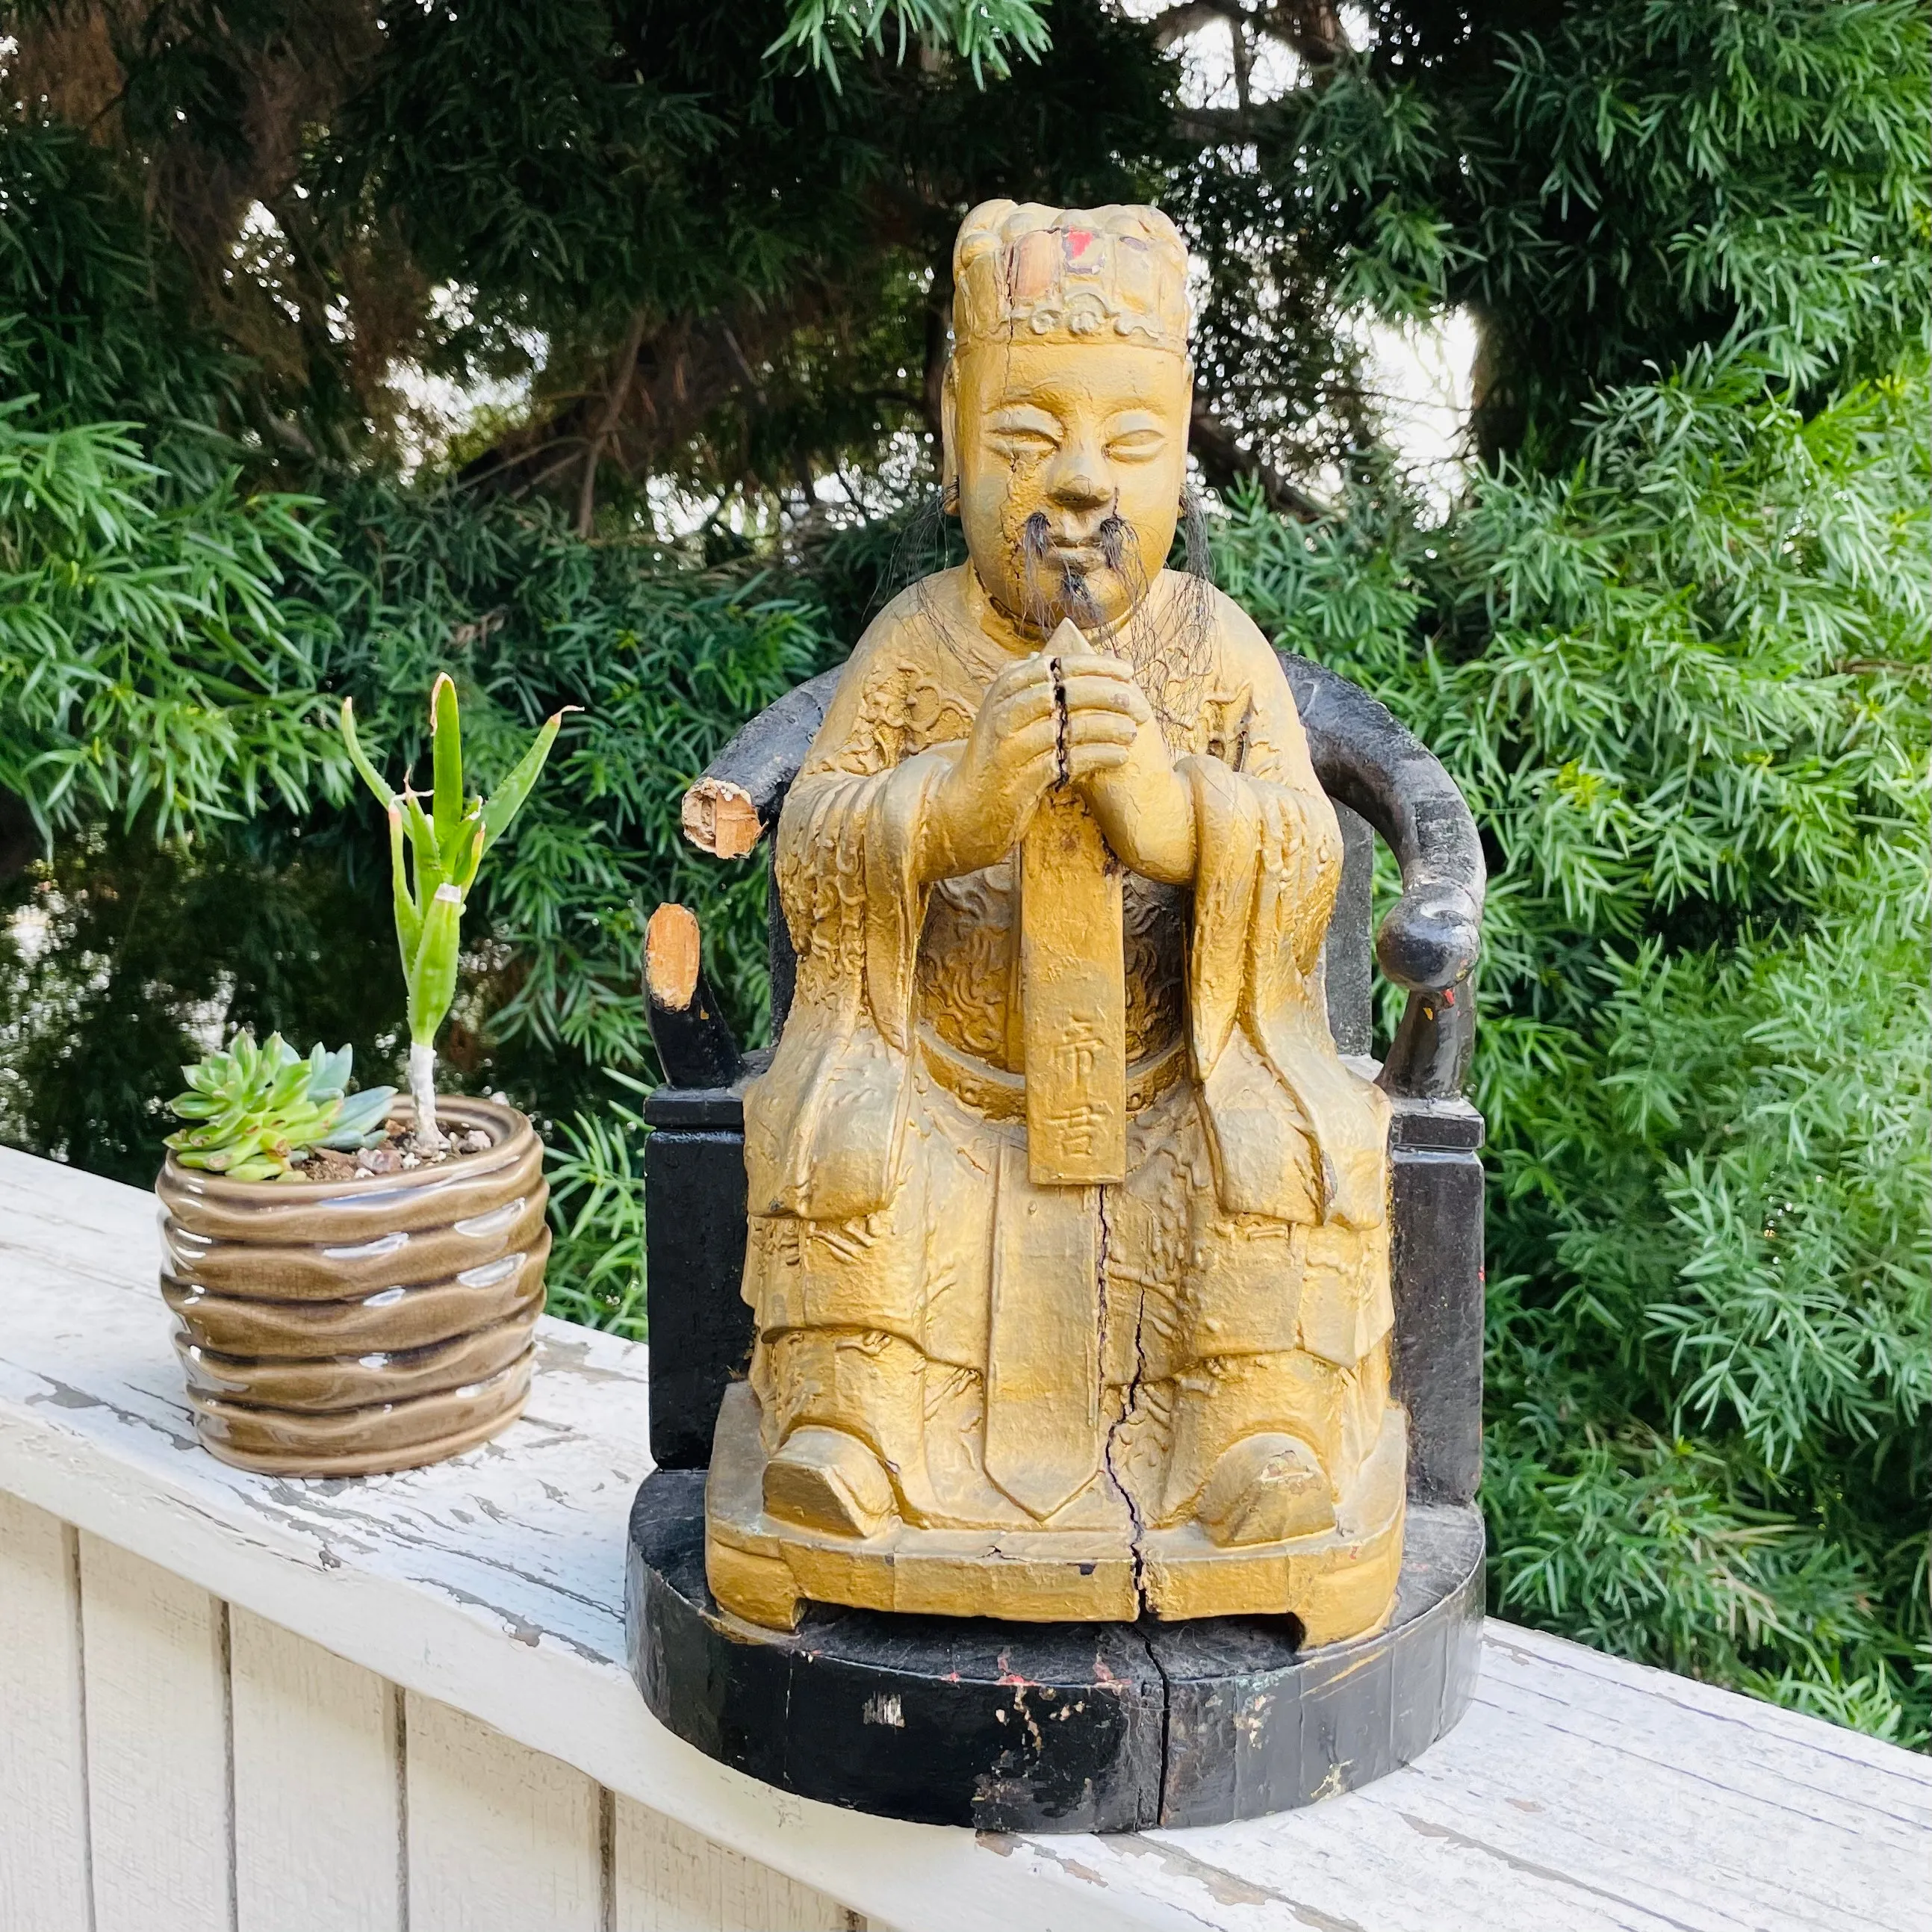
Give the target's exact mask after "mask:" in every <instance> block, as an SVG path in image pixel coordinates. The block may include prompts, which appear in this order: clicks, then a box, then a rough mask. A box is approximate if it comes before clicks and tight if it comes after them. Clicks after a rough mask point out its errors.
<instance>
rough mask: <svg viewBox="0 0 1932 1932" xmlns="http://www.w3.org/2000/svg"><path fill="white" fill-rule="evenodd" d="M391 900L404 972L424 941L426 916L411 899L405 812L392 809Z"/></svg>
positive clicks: (399, 806) (390, 829)
mask: <svg viewBox="0 0 1932 1932" xmlns="http://www.w3.org/2000/svg"><path fill="white" fill-rule="evenodd" d="M389 896H390V899H391V901H392V905H393V908H394V910H395V916H396V943H397V944H398V945H399V946H400V947H401V948H402V953H403V971H404V974H405V975H406V976H407V974H408V972H409V970H410V961H411V960H412V959H414V958H415V957H416V942H417V941H418V940H419V939H420V938H422V913H419V912H418V911H417V910H416V901H415V900H414V899H413V898H411V897H410V882H409V879H408V877H407V874H406V873H405V871H404V865H403V811H402V807H401V805H394V804H392V805H391V806H390V807H389Z"/></svg>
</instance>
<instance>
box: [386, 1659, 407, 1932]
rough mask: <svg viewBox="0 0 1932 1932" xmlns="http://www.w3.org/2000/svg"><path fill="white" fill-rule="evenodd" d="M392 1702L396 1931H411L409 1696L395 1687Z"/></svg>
mask: <svg viewBox="0 0 1932 1932" xmlns="http://www.w3.org/2000/svg"><path fill="white" fill-rule="evenodd" d="M389 1700H390V1704H391V1706H392V1709H394V1711H395V1742H396V1754H395V1755H396V1926H397V1932H410V1713H409V1693H408V1692H407V1691H405V1690H404V1688H403V1687H402V1686H401V1685H400V1684H392V1685H390V1686H389Z"/></svg>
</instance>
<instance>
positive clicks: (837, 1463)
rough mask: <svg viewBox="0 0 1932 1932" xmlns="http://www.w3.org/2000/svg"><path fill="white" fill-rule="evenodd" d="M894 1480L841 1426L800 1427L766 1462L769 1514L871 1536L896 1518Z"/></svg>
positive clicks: (836, 1532) (833, 1532) (837, 1532)
mask: <svg viewBox="0 0 1932 1932" xmlns="http://www.w3.org/2000/svg"><path fill="white" fill-rule="evenodd" d="M893 1508H894V1505H893V1499H892V1478H890V1477H889V1476H888V1475H886V1472H885V1470H884V1469H883V1466H881V1465H880V1461H879V1459H878V1458H877V1457H876V1456H874V1454H872V1452H871V1450H870V1449H868V1448H867V1447H866V1446H865V1444H864V1443H862V1442H860V1441H859V1439H858V1438H857V1437H856V1436H847V1434H846V1433H845V1432H844V1430H842V1429H821V1428H817V1427H805V1428H803V1429H795V1430H793V1431H792V1433H791V1434H790V1436H787V1438H786V1439H785V1444H784V1448H781V1450H780V1451H778V1454H776V1455H775V1456H774V1457H772V1459H771V1460H770V1461H769V1463H766V1465H765V1512H766V1514H767V1515H769V1516H775V1517H778V1518H779V1519H780V1520H781V1521H783V1522H785V1523H796V1524H797V1525H798V1526H799V1527H800V1528H801V1529H815V1530H817V1531H819V1532H821V1533H823V1534H824V1535H829V1536H858V1537H865V1536H871V1535H876V1534H877V1532H878V1531H880V1529H883V1527H884V1526H885V1525H886V1523H888V1522H889V1520H891V1518H892V1513H893Z"/></svg>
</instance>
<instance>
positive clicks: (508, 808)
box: [483, 704, 583, 852]
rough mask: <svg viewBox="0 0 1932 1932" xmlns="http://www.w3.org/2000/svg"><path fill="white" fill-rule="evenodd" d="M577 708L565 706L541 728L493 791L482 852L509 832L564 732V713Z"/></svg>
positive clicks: (485, 812)
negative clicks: (494, 792) (511, 823)
mask: <svg viewBox="0 0 1932 1932" xmlns="http://www.w3.org/2000/svg"><path fill="white" fill-rule="evenodd" d="M581 709H583V707H582V706H580V705H576V704H566V705H565V706H564V707H563V709H562V711H559V712H556V713H555V714H554V715H553V716H551V717H550V718H549V719H548V720H547V721H546V723H545V724H544V727H543V729H542V730H541V731H539V732H538V733H537V735H536V739H535V742H534V743H533V744H532V745H531V746H530V748H529V750H528V751H526V752H525V753H524V754H523V756H522V757H520V759H518V760H517V764H516V768H515V769H514V770H513V771H512V772H511V773H510V775H509V776H508V778H505V780H504V781H503V782H502V784H499V786H498V787H496V795H495V796H494V797H493V798H492V799H490V801H489V802H487V804H486V805H484V808H483V850H484V851H486V852H487V850H489V849H490V847H491V846H492V845H493V844H496V841H497V840H498V839H499V838H502V835H503V834H504V833H505V832H507V831H508V829H510V821H511V819H513V818H514V817H516V815H517V813H518V812H519V811H521V810H522V809H523V800H524V799H526V798H528V797H529V795H530V788H531V787H532V786H533V785H534V784H535V783H536V781H537V775H538V773H539V772H541V770H542V769H543V768H544V760H545V759H546V758H547V757H549V756H550V747H551V745H553V744H555V743H556V734H557V733H558V732H559V730H562V728H563V721H564V718H565V714H566V713H568V712H572V711H578V710H581Z"/></svg>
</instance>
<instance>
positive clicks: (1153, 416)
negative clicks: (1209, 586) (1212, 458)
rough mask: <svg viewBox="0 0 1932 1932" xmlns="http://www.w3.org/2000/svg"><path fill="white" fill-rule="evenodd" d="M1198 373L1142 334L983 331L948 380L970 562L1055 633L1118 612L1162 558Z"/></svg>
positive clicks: (989, 584) (993, 587) (1006, 599)
mask: <svg viewBox="0 0 1932 1932" xmlns="http://www.w3.org/2000/svg"><path fill="white" fill-rule="evenodd" d="M1192 394H1193V383H1192V379H1191V376H1190V371H1189V368H1188V365H1187V363H1186V362H1185V361H1184V360H1183V359H1182V358H1181V357H1180V356H1175V355H1170V354H1169V353H1167V352H1166V351H1165V350H1159V349H1154V348H1150V347H1147V346H1146V345H1145V344H1129V343H1124V342H1118V341H1103V342H1091V343H1085V342H1083V343H1055V342H1017V343H1013V344H1004V343H1001V344H985V343H980V344H974V345H973V346H972V347H970V348H969V349H968V350H967V351H966V352H965V353H964V354H963V355H962V356H959V357H958V358H957V359H956V361H955V363H954V365H953V374H952V376H951V377H950V380H949V382H948V384H947V409H946V437H947V445H948V447H949V449H950V452H951V455H952V457H953V465H954V468H955V472H956V474H957V475H958V477H959V519H960V522H961V523H962V525H963V526H965V533H966V546H967V548H968V550H970V551H971V553H972V558H973V568H974V570H975V571H977V573H978V575H979V578H980V582H981V583H983V585H984V586H986V589H987V590H988V591H989V592H990V593H991V594H992V596H993V598H994V599H995V601H997V602H998V604H1001V606H1002V607H1004V609H1005V610H1007V612H1008V613H1010V615H1012V616H1016V617H1019V618H1021V619H1024V620H1025V622H1027V623H1028V625H1030V626H1031V627H1034V628H1038V629H1039V630H1040V631H1043V632H1050V631H1052V628H1053V627H1054V626H1055V625H1056V624H1058V622H1060V621H1061V619H1062V618H1063V617H1071V618H1072V619H1073V620H1074V622H1076V623H1077V624H1080V625H1084V626H1085V627H1087V628H1092V627H1093V626H1094V625H1095V624H1097V623H1109V624H1111V623H1114V622H1117V621H1118V619H1120V618H1121V616H1124V614H1125V613H1127V610H1129V609H1130V608H1131V607H1132V606H1133V604H1134V603H1136V601H1138V600H1139V598H1140V597H1141V596H1142V595H1143V594H1144V593H1145V590H1146V588H1147V586H1148V583H1150V582H1151V581H1152V580H1153V579H1154V577H1156V576H1157V575H1158V574H1159V573H1160V569H1161V567H1162V566H1163V564H1165V563H1166V561H1167V553H1168V547H1169V545H1170V544H1172V542H1173V541H1174V530H1175V524H1176V523H1177V522H1178V520H1179V518H1180V510H1181V487H1182V485H1183V483H1184V480H1185V478H1186V475H1187V417H1188V407H1189V404H1190V400H1191V398H1192Z"/></svg>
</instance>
